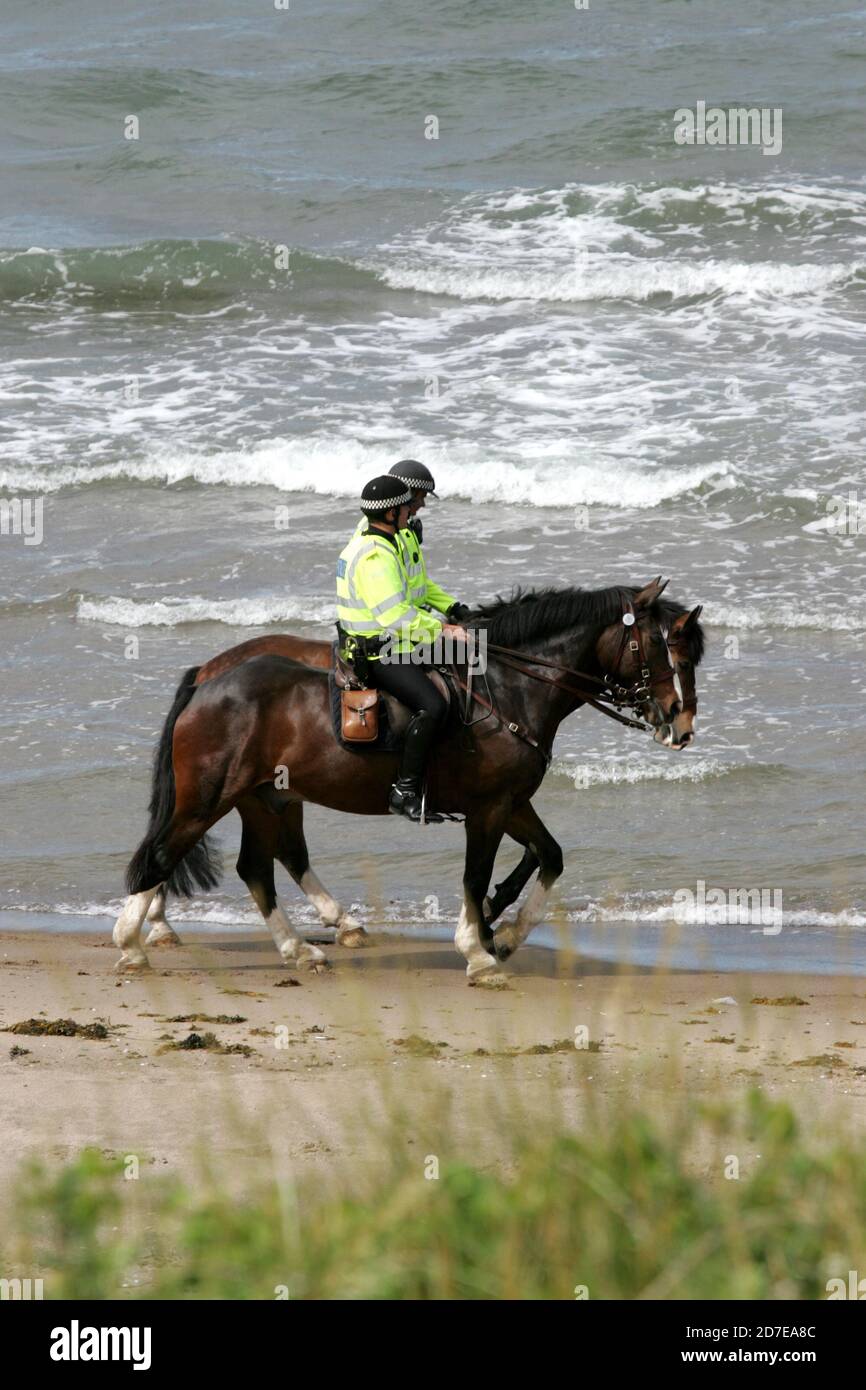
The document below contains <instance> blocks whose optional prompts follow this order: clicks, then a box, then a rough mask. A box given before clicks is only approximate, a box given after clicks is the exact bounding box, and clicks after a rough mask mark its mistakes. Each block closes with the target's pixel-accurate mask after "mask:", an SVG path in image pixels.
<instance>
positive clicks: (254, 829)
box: [237, 797, 328, 971]
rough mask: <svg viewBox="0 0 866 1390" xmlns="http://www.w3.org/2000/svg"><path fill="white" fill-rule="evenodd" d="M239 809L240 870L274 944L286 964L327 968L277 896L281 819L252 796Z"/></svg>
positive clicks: (322, 955)
mask: <svg viewBox="0 0 866 1390" xmlns="http://www.w3.org/2000/svg"><path fill="white" fill-rule="evenodd" d="M238 810H239V811H240V814H241V820H242V822H243V833H242V835H241V851H240V854H239V855H238V863H237V869H238V873H239V874H240V876H241V878H242V879H243V881H244V883H245V884H246V885H247V887H248V888H249V890H250V893H251V894H252V897H253V901H254V903H255V905H256V907H257V908H258V909H259V912H260V913H261V914H262V916H263V917H264V919H265V922H266V924H267V927H268V930H269V931H270V933H271V936H272V937H273V938H274V945H275V946H276V948H277V950H278V951H279V953H280V955H281V957H282V959H283V961H284V963H285V964H286V965H293V966H304V967H306V968H308V969H310V970H316V971H319V970H324V969H326V968H327V964H328V962H327V959H326V957H325V953H324V951H320V950H319V948H318V946H311V945H310V943H309V942H307V941H304V939H303V937H301V936H299V935H298V933H297V932H296V931H295V929H294V927H293V926H292V924H291V922H290V921H289V919H288V917H287V916H286V914H285V912H284V910H283V908H282V906H281V904H280V901H279V899H278V898H277V890H276V886H275V884H274V853H275V850H276V846H277V835H278V828H279V824H280V821H279V818H278V817H277V816H276V815H274V814H273V812H271V811H267V810H264V809H263V808H262V807H261V806H260V805H258V803H256V802H254V801H251V800H250V798H249V797H246V798H244V800H243V801H241V802H239V803H238Z"/></svg>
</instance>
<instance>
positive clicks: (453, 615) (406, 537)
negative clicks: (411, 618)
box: [355, 459, 472, 623]
mask: <svg viewBox="0 0 866 1390" xmlns="http://www.w3.org/2000/svg"><path fill="white" fill-rule="evenodd" d="M388 476H389V477H391V478H397V479H398V481H399V482H401V483H404V484H405V485H406V487H407V488H409V490H410V492H411V493H412V501H411V503H410V505H409V520H408V521H407V523H406V525H405V527H403V529H402V530H400V531H398V532H397V540H398V542H399V543H400V546H401V548H402V551H403V563H404V565H405V567H406V573H407V575H408V576H409V585H410V592H411V595H412V598H413V599H414V600H415V603H416V604H417V605H418V606H419V607H420V608H432V609H435V610H436V611H437V612H439V613H444V614H445V617H446V618H447V619H448V621H449V622H452V623H462V622H463V620H464V619H465V618H468V617H469V614H470V613H471V611H472V610H471V608H469V607H468V606H467V604H465V603H458V601H457V599H456V598H454V596H453V594H449V593H446V592H445V590H444V589H443V588H441V586H440V585H439V584H436V583H434V582H433V580H432V579H429V578H428V576H427V566H426V564H425V561H424V552H423V551H422V549H421V544H422V541H423V539H424V528H423V526H422V524H421V518H420V516H419V515H418V513H419V512H420V510H421V508H422V507H424V506H426V502H427V498H428V497H435V496H436V492H435V490H434V489H435V487H436V480H435V478H434V477H433V474H432V473H431V472H430V469H429V468H427V467H426V465H425V464H423V463H419V462H418V460H417V459H401V460H400V462H399V463H395V464H394V466H393V468H389V469H388ZM368 525H369V522H368V519H367V517H366V516H362V517H361V520H360V521H359V522H358V525H357V528H356V531H355V534H356V535H360V534H362V533H364V532H366V530H367V527H368Z"/></svg>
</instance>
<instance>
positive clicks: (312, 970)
mask: <svg viewBox="0 0 866 1390" xmlns="http://www.w3.org/2000/svg"><path fill="white" fill-rule="evenodd" d="M299 964H300V966H301V968H302V969H303V970H306V971H307V972H308V973H309V974H311V975H327V973H328V971H329V970H330V968H331V962H330V961H329V960H305V961H300V962H299Z"/></svg>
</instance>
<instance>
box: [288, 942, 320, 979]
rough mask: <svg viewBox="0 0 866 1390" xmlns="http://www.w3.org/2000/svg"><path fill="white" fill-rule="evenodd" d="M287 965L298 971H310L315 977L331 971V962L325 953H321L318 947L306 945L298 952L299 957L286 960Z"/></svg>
mask: <svg viewBox="0 0 866 1390" xmlns="http://www.w3.org/2000/svg"><path fill="white" fill-rule="evenodd" d="M285 964H286V965H288V966H290V967H291V968H292V969H296V970H309V971H311V972H312V973H313V974H315V975H321V974H324V972H325V971H326V970H330V968H331V967H330V962H329V961H328V958H327V956H326V955H325V953H324V951H320V950H319V948H318V946H310V945H309V944H305V945H304V946H302V947H301V949H300V950H299V951H298V953H297V955H295V956H293V957H291V958H288V957H287V958H286V960H285Z"/></svg>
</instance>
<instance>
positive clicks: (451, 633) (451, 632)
mask: <svg viewBox="0 0 866 1390" xmlns="http://www.w3.org/2000/svg"><path fill="white" fill-rule="evenodd" d="M442 635H443V637H451V638H452V639H453V640H454V641H455V642H468V641H469V633H468V632H467V631H466V629H465V627H461V626H460V624H459V623H443V624H442Z"/></svg>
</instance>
